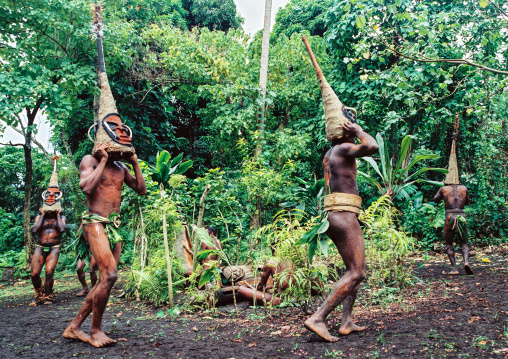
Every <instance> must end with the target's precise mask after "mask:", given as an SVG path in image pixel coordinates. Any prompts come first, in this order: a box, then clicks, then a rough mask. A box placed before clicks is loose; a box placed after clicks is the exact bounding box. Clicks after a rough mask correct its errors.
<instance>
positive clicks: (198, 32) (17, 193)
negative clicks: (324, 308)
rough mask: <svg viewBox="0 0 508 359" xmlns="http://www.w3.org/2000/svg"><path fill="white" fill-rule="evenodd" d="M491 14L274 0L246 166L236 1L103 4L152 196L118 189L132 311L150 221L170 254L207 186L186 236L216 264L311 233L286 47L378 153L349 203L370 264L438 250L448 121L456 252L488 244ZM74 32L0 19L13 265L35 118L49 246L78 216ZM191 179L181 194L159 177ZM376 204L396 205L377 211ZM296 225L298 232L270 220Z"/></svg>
mask: <svg viewBox="0 0 508 359" xmlns="http://www.w3.org/2000/svg"><path fill="white" fill-rule="evenodd" d="M507 14H508V4H507V3H506V2H504V1H501V0H492V1H488V2H487V1H484V0H465V1H462V2H459V1H454V0H447V1H441V2H435V1H430V0H422V1H419V2H414V1H410V0H395V1H384V0H376V1H370V0H369V1H367V0H334V1H332V0H330V1H322V2H319V3H318V2H315V1H309V0H291V1H290V2H289V3H288V5H287V6H286V7H285V8H283V9H281V10H280V11H279V13H278V14H277V17H276V23H275V25H274V30H273V32H272V34H271V39H270V59H269V71H268V92H267V96H266V104H267V108H266V114H265V116H266V120H265V126H264V135H263V138H262V141H263V146H262V148H263V152H262V153H261V155H260V156H254V149H255V148H256V145H257V144H258V141H260V140H261V139H260V136H259V132H258V122H257V118H256V116H257V111H258V108H259V106H260V104H261V101H262V100H261V97H260V93H259V88H258V82H259V81H258V80H259V79H258V77H259V67H260V55H261V36H259V34H256V35H255V36H253V37H250V36H249V35H248V34H246V33H245V32H244V31H243V29H242V27H241V23H242V19H241V17H240V16H239V14H238V13H237V11H236V7H235V5H234V2H233V1H232V0H228V1H202V0H171V1H170V0H157V1H148V0H129V1H127V2H125V1H122V2H120V1H117V0H108V1H106V3H105V10H104V21H105V33H106V37H105V40H104V53H105V62H106V68H107V71H108V77H109V80H110V84H111V88H112V91H113V95H114V97H115V99H116V104H117V107H118V111H119V113H120V114H121V115H122V119H123V121H124V122H125V123H126V124H127V125H129V126H130V127H131V128H132V129H133V131H134V136H133V144H134V146H135V148H136V151H137V154H138V157H139V158H140V159H142V160H143V163H142V170H143V173H144V174H145V178H146V179H147V186H148V190H149V193H148V195H147V196H145V197H138V196H136V195H134V194H133V192H132V191H131V190H129V189H124V195H123V201H122V222H123V223H125V224H126V225H125V226H124V227H123V228H122V235H123V236H125V237H126V238H131V240H130V242H129V243H130V244H128V245H126V247H125V251H124V254H123V255H122V261H121V262H124V263H125V264H131V263H132V276H131V282H130V284H131V285H132V286H134V287H135V288H136V293H135V295H137V296H138V297H140V298H144V299H148V300H151V301H153V302H154V303H156V304H159V303H164V302H166V301H167V300H168V299H169V297H170V293H169V291H168V286H167V281H168V278H167V277H168V275H167V272H166V271H165V267H166V264H167V263H166V260H165V248H164V240H163V233H162V231H161V227H162V223H163V218H162V216H164V218H165V220H166V223H167V234H168V240H169V243H168V245H169V248H172V247H171V245H172V241H173V240H174V238H175V233H176V232H177V231H178V230H179V229H180V228H181V227H180V224H181V222H182V220H185V221H186V222H188V223H189V224H195V223H196V219H197V216H198V206H199V198H200V196H201V194H202V193H203V191H204V189H205V187H206V186H207V185H210V186H211V190H210V193H209V194H208V197H207V200H206V201H205V204H204V206H205V207H204V218H203V222H204V223H205V225H212V226H214V227H216V228H217V229H218V232H219V238H220V239H221V240H222V242H223V246H224V252H225V253H227V255H228V260H229V261H230V262H231V263H233V264H239V263H248V264H252V263H257V261H261V260H263V259H266V258H269V257H270V252H269V242H268V241H267V240H266V239H267V238H275V237H276V236H282V234H284V236H285V237H284V238H285V239H284V241H285V242H284V241H282V242H281V243H286V244H288V243H289V245H287V246H286V247H284V246H282V245H281V247H280V250H289V248H291V246H292V245H293V244H294V243H295V242H296V241H298V240H299V239H301V237H302V235H303V233H305V232H306V231H308V230H309V229H311V228H313V227H312V226H314V227H315V226H316V225H318V223H319V224H320V226H321V225H323V224H322V223H324V221H323V220H324V218H323V217H322V209H321V200H322V194H323V193H322V192H321V191H320V190H321V188H322V187H320V186H321V185H320V184H319V183H320V182H319V181H320V179H321V178H322V158H323V155H324V153H325V152H326V151H327V149H328V148H329V146H330V145H329V143H328V142H327V141H326V137H325V132H324V124H323V122H324V117H323V107H322V104H321V94H320V90H319V86H318V82H317V80H316V76H315V73H314V69H313V68H312V66H311V64H310V61H309V59H308V55H307V53H306V51H305V49H304V47H303V44H302V42H301V35H302V34H305V35H306V36H307V37H308V39H309V42H310V43H311V46H312V49H313V51H314V54H315V55H316V58H317V60H318V62H319V64H320V66H321V68H322V70H323V72H324V74H325V76H326V77H327V79H328V81H329V82H330V84H331V85H332V86H333V88H334V89H335V91H336V92H337V94H338V96H339V98H340V99H341V100H342V102H343V103H344V104H345V105H347V106H352V107H356V108H357V109H358V113H359V119H358V122H359V124H360V125H361V126H362V127H363V129H364V130H365V131H366V132H368V133H369V134H371V135H374V134H376V133H383V137H381V135H379V136H378V137H377V139H378V142H383V144H382V146H380V147H382V151H381V152H380V153H379V154H378V155H375V156H373V157H372V158H371V159H366V160H365V161H364V160H362V161H358V169H359V171H360V172H363V173H364V176H363V177H361V176H359V178H358V184H359V191H360V194H361V196H362V197H363V199H364V203H365V204H366V206H369V205H371V204H377V209H376V212H375V213H374V212H373V213H372V216H371V219H370V220H369V221H366V222H365V234H366V237H367V238H368V240H369V241H370V243H374V244H375V245H376V246H378V247H375V248H377V249H376V251H377V252H375V253H377V254H379V255H381V254H380V253H382V251H383V250H384V249H386V248H391V246H392V245H393V243H394V242H393V241H392V242H390V241H391V239H390V238H392V237H390V238H388V237H382V238H381V237H376V235H379V234H380V233H381V234H382V233H385V232H386V233H404V234H403V236H402V235H401V236H402V237H397V238H399V239H400V241H401V243H403V244H401V247H400V248H399V247H394V248H399V249H400V251H401V253H403V254H401V255H402V256H403V255H405V254H406V252H404V250H405V249H404V248H406V249H407V250H409V248H410V247H411V246H412V245H413V244H414V245H421V246H423V247H424V248H431V247H432V246H433V244H434V243H435V242H437V241H440V240H441V230H442V227H443V225H444V221H442V218H443V213H442V212H443V209H442V205H441V206H437V205H436V204H434V203H432V201H431V199H432V198H433V196H434V194H435V192H436V191H437V189H438V188H437V187H436V186H435V185H434V184H432V183H431V182H441V181H442V180H443V179H444V174H443V173H442V172H443V171H441V170H438V171H427V168H428V166H432V167H433V168H446V166H447V163H448V155H449V152H450V146H451V136H450V134H451V130H452V123H453V119H454V117H455V115H456V114H459V116H460V119H461V120H460V128H459V139H458V145H457V147H458V161H459V172H460V174H461V182H462V183H463V184H464V185H466V186H467V187H468V189H469V192H470V195H471V197H472V201H473V203H472V204H471V205H470V206H469V207H468V212H467V214H468V225H469V229H470V236H471V241H472V242H474V243H476V244H497V243H500V242H505V241H506V238H507V236H508V213H507V205H508V165H507V163H508V161H507V160H508V123H507V120H506V119H507V117H508V94H507V86H508V74H507V73H506V72H507V71H508V46H507V45H508V31H506V29H507V28H508V15H507ZM89 23H90V14H89V2H88V1H85V0H74V1H65V0H54V1H51V2H46V1H40V0H27V1H25V2H24V3H18V2H14V1H6V2H3V3H2V5H1V6H0V42H1V44H0V59H1V60H2V61H0V68H1V71H0V92H1V93H2V96H0V130H1V131H4V129H5V128H6V127H13V128H16V129H17V130H18V131H20V132H21V133H23V134H24V138H25V142H24V143H22V144H19V145H20V146H14V147H13V146H10V145H9V144H7V145H6V146H4V147H0V168H1V170H0V183H1V184H2V186H0V229H1V231H0V234H1V236H0V237H1V238H0V255H6V253H10V252H8V251H15V252H17V253H18V252H19V251H21V250H22V249H23V246H24V244H25V243H24V242H26V241H27V238H26V236H25V239H23V232H24V231H23V219H25V222H26V223H28V222H29V221H30V220H33V218H34V217H35V214H36V212H37V209H38V207H39V205H40V203H41V201H40V193H41V192H42V190H43V189H44V188H45V186H46V184H47V181H48V179H49V175H50V173H51V163H50V161H49V160H48V159H47V153H48V152H49V149H44V148H38V147H33V146H32V145H34V144H35V146H39V145H38V144H37V143H36V142H33V141H32V138H33V134H35V133H37V131H38V130H39V129H38V128H37V125H36V123H37V122H34V121H33V120H34V119H35V116H36V115H40V114H41V113H44V114H45V115H46V116H47V118H48V120H49V123H50V126H51V134H52V145H53V146H54V147H55V148H56V149H57V151H58V152H59V153H61V154H62V160H61V162H60V165H59V168H60V182H61V184H62V188H63V192H64V203H63V205H64V209H65V211H66V215H67V218H68V222H69V223H70V226H69V227H70V228H71V230H70V231H69V233H68V234H67V235H66V236H67V237H66V243H70V242H71V241H72V240H73V238H72V237H73V231H74V229H76V228H77V226H78V225H79V214H80V213H81V212H82V211H83V209H84V208H85V207H86V203H85V201H84V197H83V194H82V193H81V191H80V189H79V185H78V183H79V174H78V170H77V168H78V166H79V163H80V160H81V158H83V157H84V156H85V155H86V154H88V153H90V152H91V149H92V146H93V145H92V142H91V141H89V140H88V139H87V136H86V133H87V130H88V128H89V127H90V126H91V125H92V123H93V102H94V96H96V95H97V89H96V77H95V61H96V49H95V43H94V41H93V40H92V39H91V37H90V33H89V30H90V29H89V27H90V25H89ZM20 54H22V55H21V56H20ZM464 59H466V60H467V61H464ZM20 114H21V115H20ZM30 121H32V122H30ZM18 147H21V148H18ZM39 147H41V146H39ZM162 151H167V153H168V156H171V158H173V159H174V160H173V161H176V159H178V161H176V162H174V163H171V161H169V162H168V161H166V162H167V163H166V165H167V171H166V169H163V168H162V167H163V166H162V162H161V163H159V166H158V163H157V158H158V157H157V156H158V154H160V153H162ZM182 154H183V155H182ZM22 158H23V159H24V163H23V162H22V161H21V159H22ZM159 158H160V156H159ZM424 159H425V161H423V160H424ZM188 161H192V167H190V168H189V167H188V168H186V171H184V172H185V176H184V175H183V172H181V173H179V174H178V173H171V169H172V168H174V166H176V165H177V163H178V164H180V163H183V164H185V163H187V164H189V163H190V162H188ZM366 161H367V162H366ZM163 162H164V161H163ZM374 165H375V166H374ZM376 166H377V169H376ZM150 169H152V170H150ZM154 169H155V170H154ZM156 173H159V175H157V174H156ZM27 174H30V176H27ZM157 176H159V177H157ZM412 176H413V177H412ZM413 180H416V181H413ZM429 181H430V182H429ZM161 182H164V189H163V190H165V191H166V192H165V193H161V187H160V183H161ZM30 186H31V187H30ZM394 188H396V190H395V189H394ZM390 189H391V190H392V192H391V193H390V194H393V198H392V200H393V203H391V202H387V200H386V199H383V200H382V202H378V198H379V196H380V195H382V194H384V193H387V192H389V190H390ZM26 193H28V195H27V196H26V197H27V198H28V199H29V201H27V200H26V198H24V196H25V194H26ZM397 194H400V195H399V196H397ZM381 198H385V197H381ZM281 204H283V205H284V206H282V207H281ZM302 205H304V206H302ZM162 209H164V211H161V210H162ZM297 209H298V210H300V211H301V217H299V219H298V223H295V222H294V221H295V218H294V217H285V216H289V215H291V216H294V213H296V212H295V211H296V210H297ZM24 210H25V214H24V215H23V211H24ZM281 210H282V213H279V212H280V211H281ZM372 211H373V210H372ZM163 212H164V213H165V215H162V213H163ZM277 214H279V215H278V216H277V217H275V216H276V215H277ZM28 217H30V218H28ZM27 218H28V219H27ZM274 218H275V220H274ZM27 221H28V222H27ZM281 221H282V222H284V223H285V224H281V223H282V222H281ZM26 223H25V229H26ZM260 228H261V229H262V230H260ZM288 228H290V229H291V234H290V235H288V234H287V233H288V232H287V231H288V230H289V229H288ZM387 228H388V229H389V230H388V231H387ZM320 229H321V230H322V232H320V233H319V235H321V234H323V233H324V232H325V231H326V229H325V228H321V227H319V228H318V229H316V233H317V231H319V230H320ZM284 231H286V232H284ZM404 231H405V232H404ZM406 232H407V233H406ZM25 233H26V231H25ZM281 238H282V237H281ZM313 238H317V237H316V236H315V237H313ZM374 238H377V239H374ZM278 243H279V242H278ZM307 243H311V241H309V242H307ZM312 243H314V242H312ZM313 245H314V244H313ZM306 246H307V244H306V243H304V246H302V247H296V249H294V250H295V251H297V252H298V253H296V252H295V253H293V254H291V255H292V256H293V257H294V258H295V261H301V262H302V263H304V264H305V265H303V266H302V268H303V269H302V271H304V272H302V275H301V276H302V278H303V277H305V278H310V277H312V276H313V275H314V274H315V275H320V274H319V273H322V272H320V271H317V272H315V271H314V269H313V267H311V265H310V259H309V258H308V252H306V251H305V250H304V249H305V248H307V249H308V247H306ZM404 246H406V247H404ZM328 247H330V245H329V240H328V239H327V238H326V236H324V234H323V236H319V243H318V242H317V239H316V240H315V248H314V253H315V255H317V257H318V259H321V257H322V256H324V255H325V252H326V251H327V249H328ZM403 247H404V248H403ZM284 248H285V249H284ZM330 248H331V247H330ZM372 248H374V247H372ZM411 248H412V247H411ZM390 250H391V249H390ZM301 251H303V252H302V253H304V254H305V256H304V257H302V258H300V254H301V253H300V252H301ZM373 253H374V252H373ZM377 254H376V255H377ZM170 255H171V256H172V254H171V253H170ZM330 255H331V256H332V258H335V257H333V256H335V255H336V253H335V252H333V251H331V252H330ZM0 258H4V257H1V256H0ZM394 258H395V259H394V260H395V262H394V263H392V264H393V265H391V264H390V268H392V269H393V268H395V269H393V270H392V269H386V268H384V267H383V268H381V267H380V268H378V269H376V273H377V274H376V278H377V279H376V283H375V284H374V283H371V284H372V285H379V283H380V282H383V283H385V284H390V283H393V282H394V281H395V282H396V283H397V285H403V283H405V281H406V280H407V278H406V277H405V275H402V277H400V278H401V279H397V278H399V276H398V274H397V273H399V271H400V270H402V269H401V268H400V267H397V266H398V265H399V263H398V260H397V259H396V258H398V257H394ZM401 258H402V257H401ZM73 259H74V257H73V255H72V254H71V253H69V254H68V255H67V256H66V260H65V263H68V266H69V267H70V266H71V265H72V262H73ZM379 259H380V260H383V259H384V258H381V257H380V258H379ZM170 260H171V261H172V263H177V262H175V261H176V258H175V257H171V258H170ZM318 262H319V260H318ZM299 263H300V262H299ZM394 273H395V274H394ZM171 276H172V280H173V283H179V284H174V285H173V289H174V290H176V289H177V288H179V286H180V285H181V284H182V282H181V280H182V278H183V277H182V271H181V268H179V266H178V265H174V266H172V267H171ZM308 288H309V286H308V283H307V282H300V283H298V284H297V285H296V286H294V292H291V293H294V295H295V296H296V297H300V298H302V301H303V302H305V300H307V299H306V298H307V297H305V295H306V294H305V293H308Z"/></svg>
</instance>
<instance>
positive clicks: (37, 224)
mask: <svg viewBox="0 0 508 359" xmlns="http://www.w3.org/2000/svg"><path fill="white" fill-rule="evenodd" d="M39 213H40V215H39V216H37V217H35V223H34V225H33V226H32V232H33V233H37V232H39V231H40V230H41V228H42V221H43V220H44V211H42V209H39Z"/></svg>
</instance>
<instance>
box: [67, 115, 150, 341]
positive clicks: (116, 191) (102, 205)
mask: <svg viewBox="0 0 508 359" xmlns="http://www.w3.org/2000/svg"><path fill="white" fill-rule="evenodd" d="M116 130H117V131H121V132H122V133H123V132H124V131H123V129H122V127H121V125H120V126H118V128H116ZM107 148H108V145H107V144H104V145H99V146H97V147H96V152H95V156H96V157H93V156H85V157H84V158H83V160H82V161H81V164H80V166H79V170H80V183H79V185H80V187H81V189H82V190H83V192H84V193H85V195H86V197H87V201H88V214H87V215H83V236H84V238H85V240H86V241H87V243H88V245H89V246H90V250H91V252H92V255H93V257H94V258H95V259H96V261H97V264H98V266H99V281H98V282H97V284H96V285H95V286H94V287H93V288H92V289H91V290H90V292H89V293H88V295H87V296H86V299H85V303H84V304H83V307H82V308H81V309H80V311H79V313H78V315H77V316H76V318H74V320H73V321H72V322H71V324H70V325H69V326H68V327H67V329H65V332H64V334H63V336H64V338H69V339H80V340H82V341H84V342H87V343H90V344H91V345H93V346H95V347H103V346H106V345H109V344H113V343H116V340H113V339H111V338H108V337H107V336H106V334H104V332H103V331H102V316H103V314H104V310H105V308H106V304H107V303H108V299H109V295H110V292H111V289H112V288H113V285H114V284H115V281H116V278H117V277H116V272H117V261H116V259H115V257H114V256H113V253H112V251H111V248H110V239H108V237H107V235H106V233H107V231H108V230H109V229H108V228H106V226H111V225H113V223H114V222H115V221H114V219H113V220H112V221H111V222H110V220H109V218H110V216H111V215H112V214H113V213H116V214H119V213H120V201H121V194H122V186H123V183H124V182H125V183H126V184H127V185H128V186H129V187H131V188H132V189H133V190H134V191H136V192H137V193H138V194H146V185H145V179H144V178H143V174H142V173H141V169H140V168H139V163H138V158H137V156H136V155H135V154H133V155H132V156H131V157H130V158H129V159H128V161H129V162H130V163H131V164H132V167H133V169H134V173H135V176H133V175H132V174H131V173H130V171H129V170H128V168H127V167H126V166H125V165H124V164H123V163H121V162H119V161H115V160H114V159H113V158H111V157H110V156H109V154H108V152H106V149H107ZM85 217H86V218H85ZM101 218H102V219H101ZM110 233H111V232H110ZM92 312H93V318H92V328H91V329H90V335H87V334H85V333H84V332H83V331H82V330H81V324H82V323H83V322H84V320H85V319H86V318H87V317H88V315H89V314H90V313H92Z"/></svg>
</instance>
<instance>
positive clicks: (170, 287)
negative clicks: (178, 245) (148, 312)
mask: <svg viewBox="0 0 508 359" xmlns="http://www.w3.org/2000/svg"><path fill="white" fill-rule="evenodd" d="M163 197H164V188H163V187H162V185H161V199H162V200H163V203H162V235H163V236H164V252H165V254H166V271H167V273H168V302H169V307H170V308H172V307H173V277H172V275H171V269H172V268H171V267H172V265H171V258H170V256H169V243H168V229H167V224H166V205H165V204H164V198H163Z"/></svg>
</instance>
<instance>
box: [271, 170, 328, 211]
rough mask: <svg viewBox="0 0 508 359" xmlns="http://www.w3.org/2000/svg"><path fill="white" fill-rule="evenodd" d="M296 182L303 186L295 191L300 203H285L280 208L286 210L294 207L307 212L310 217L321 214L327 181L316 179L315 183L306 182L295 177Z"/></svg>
mask: <svg viewBox="0 0 508 359" xmlns="http://www.w3.org/2000/svg"><path fill="white" fill-rule="evenodd" d="M295 179H296V181H297V182H298V183H300V184H302V185H303V187H297V188H295V189H293V193H294V194H295V197H296V198H298V200H299V202H298V203H297V202H284V203H281V204H280V206H281V207H283V208H286V209H289V208H292V207H294V208H295V209H297V210H299V211H302V212H305V213H306V214H308V215H309V216H310V217H315V216H318V215H320V214H321V212H322V207H321V203H322V202H323V197H324V186H325V179H324V178H321V179H320V180H317V179H314V181H305V180H303V179H301V178H299V177H295Z"/></svg>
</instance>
